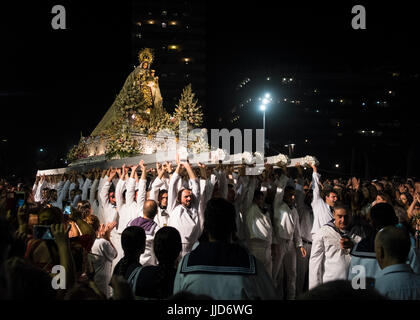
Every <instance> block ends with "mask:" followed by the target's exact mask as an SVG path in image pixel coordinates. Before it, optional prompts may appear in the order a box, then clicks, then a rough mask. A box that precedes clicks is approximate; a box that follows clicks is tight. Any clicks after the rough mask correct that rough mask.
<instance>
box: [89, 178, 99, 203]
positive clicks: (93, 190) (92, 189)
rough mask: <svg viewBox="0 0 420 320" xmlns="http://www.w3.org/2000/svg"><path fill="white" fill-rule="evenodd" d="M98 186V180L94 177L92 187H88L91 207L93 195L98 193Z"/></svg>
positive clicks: (93, 199)
mask: <svg viewBox="0 0 420 320" xmlns="http://www.w3.org/2000/svg"><path fill="white" fill-rule="evenodd" d="M98 185H99V179H98V178H97V177H95V180H93V183H92V186H91V187H90V193H89V202H90V205H93V203H94V202H95V194H96V191H98Z"/></svg>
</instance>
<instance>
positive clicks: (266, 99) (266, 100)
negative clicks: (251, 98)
mask: <svg viewBox="0 0 420 320" xmlns="http://www.w3.org/2000/svg"><path fill="white" fill-rule="evenodd" d="M258 100H260V101H261V100H262V104H261V105H260V110H261V111H262V112H263V133H264V136H263V141H264V146H265V110H267V105H268V104H269V103H270V102H271V101H272V99H271V95H270V94H269V93H266V94H265V95H264V98H263V99H261V98H259V99H258Z"/></svg>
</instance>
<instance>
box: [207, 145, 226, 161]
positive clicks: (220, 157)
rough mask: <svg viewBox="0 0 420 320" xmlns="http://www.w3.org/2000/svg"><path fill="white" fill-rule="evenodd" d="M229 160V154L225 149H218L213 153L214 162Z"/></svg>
mask: <svg viewBox="0 0 420 320" xmlns="http://www.w3.org/2000/svg"><path fill="white" fill-rule="evenodd" d="M227 158H229V153H228V152H227V151H226V150H225V149H220V148H218V149H216V150H213V151H212V152H211V159H212V161H213V162H219V161H224V160H226V159H227Z"/></svg>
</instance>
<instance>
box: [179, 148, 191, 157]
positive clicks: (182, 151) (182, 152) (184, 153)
mask: <svg viewBox="0 0 420 320" xmlns="http://www.w3.org/2000/svg"><path fill="white" fill-rule="evenodd" d="M178 154H179V159H180V160H188V155H189V153H188V149H187V148H186V147H184V146H181V147H179V148H178Z"/></svg>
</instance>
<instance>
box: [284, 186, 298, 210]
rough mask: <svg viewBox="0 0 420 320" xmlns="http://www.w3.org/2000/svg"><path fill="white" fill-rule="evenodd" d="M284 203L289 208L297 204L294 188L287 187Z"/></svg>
mask: <svg viewBox="0 0 420 320" xmlns="http://www.w3.org/2000/svg"><path fill="white" fill-rule="evenodd" d="M283 201H284V202H285V203H286V204H287V205H289V206H292V205H293V204H294V203H295V188H293V187H292V186H286V187H285V188H284V195H283Z"/></svg>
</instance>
